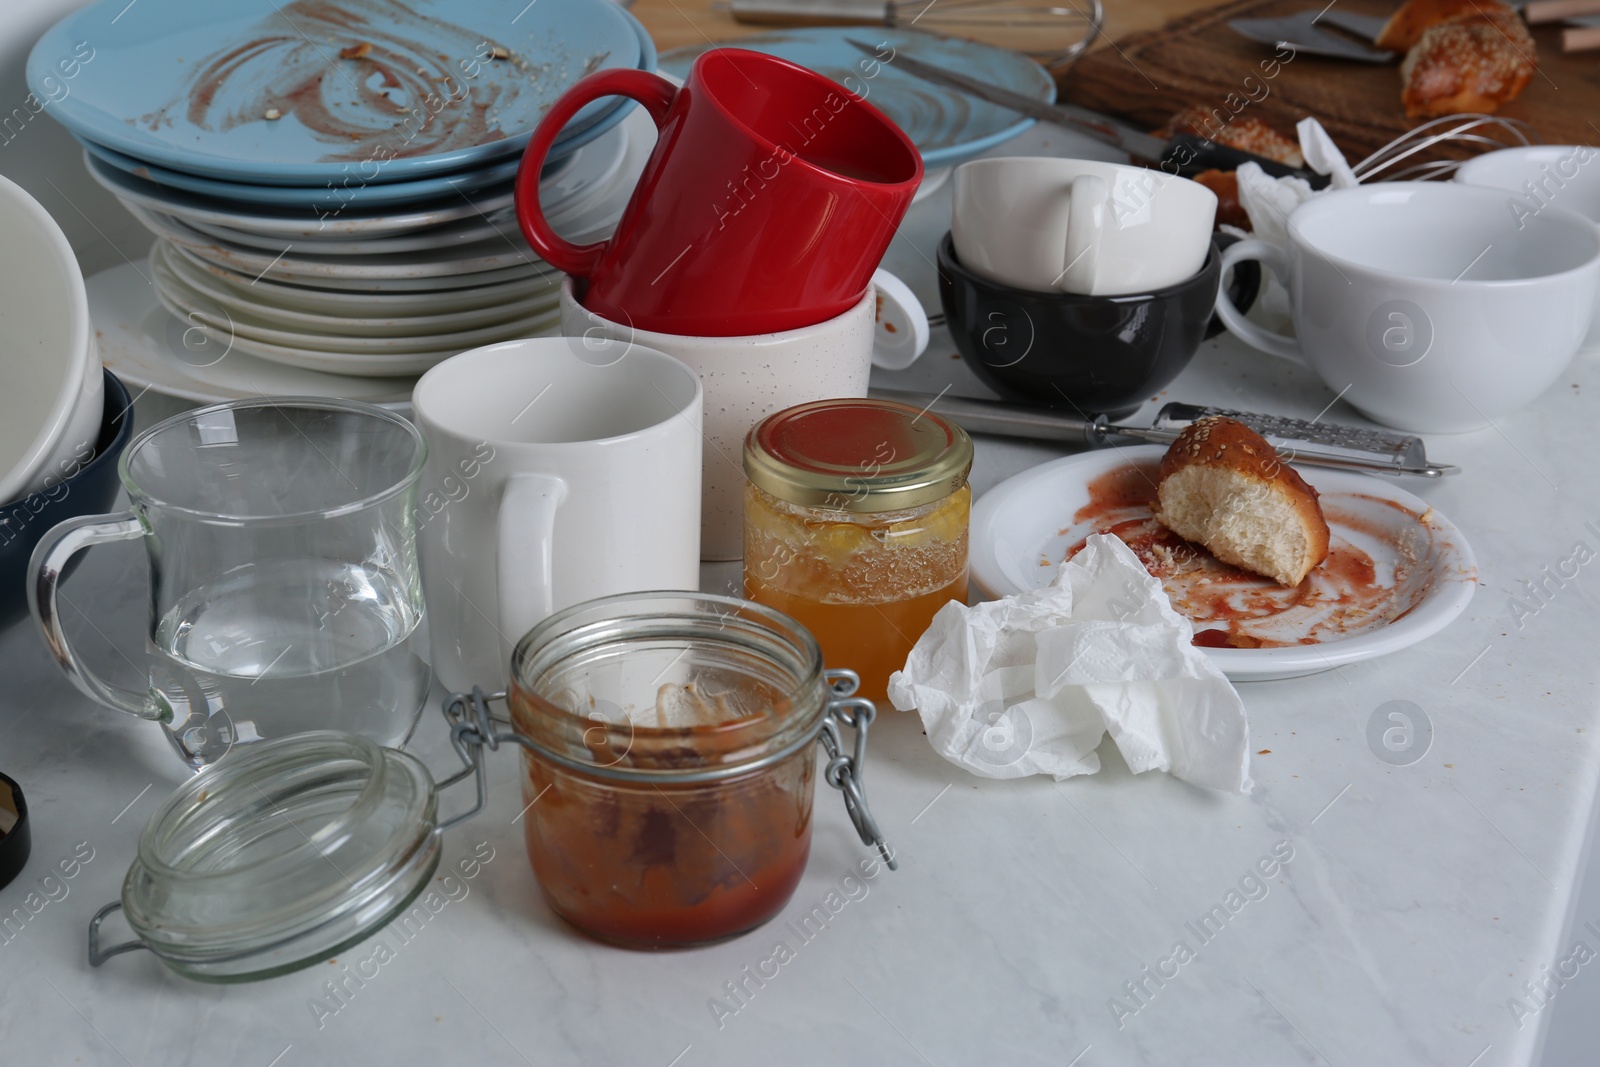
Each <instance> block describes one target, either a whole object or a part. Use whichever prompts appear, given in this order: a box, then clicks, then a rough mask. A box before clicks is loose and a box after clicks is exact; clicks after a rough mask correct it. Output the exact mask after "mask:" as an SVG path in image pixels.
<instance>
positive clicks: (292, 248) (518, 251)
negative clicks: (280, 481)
mask: <svg viewBox="0 0 1600 1067" xmlns="http://www.w3.org/2000/svg"><path fill="white" fill-rule="evenodd" d="M124 8H126V0H101V2H97V3H93V4H90V5H89V6H88V7H85V8H83V9H82V10H80V11H78V12H76V13H74V14H72V15H70V16H68V17H67V18H66V19H64V20H62V21H61V22H60V23H58V24H57V25H56V26H55V27H54V28H52V29H51V30H50V31H49V32H48V33H46V34H45V36H44V37H42V38H41V39H40V41H39V43H38V44H37V45H36V46H35V47H34V49H33V52H32V54H31V56H30V57H29V62H28V79H29V83H30V86H31V87H32V88H33V90H34V92H35V93H36V94H38V95H39V97H40V98H41V99H50V100H52V101H55V103H53V106H52V108H51V114H52V115H53V116H54V117H55V118H56V119H58V120H59V121H60V122H62V123H63V124H64V125H65V126H66V127H67V128H68V129H69V130H70V131H71V132H72V133H73V134H74V136H76V137H77V138H78V140H79V141H80V142H81V143H82V144H83V146H84V160H85V164H86V166H87V167H88V169H89V172H90V174H91V176H92V177H93V178H94V179H95V180H96V181H97V182H99V183H100V184H101V185H103V186H105V187H106V188H107V189H109V190H110V191H111V192H112V193H113V194H114V195H115V196H116V197H117V198H118V199H119V200H120V201H121V202H122V203H123V205H124V206H125V207H126V208H127V209H128V210H129V211H130V212H132V213H133V214H134V215H135V217H137V218H138V219H139V221H140V222H141V223H143V224H144V225H145V227H146V228H148V229H149V230H150V231H151V232H152V233H154V234H155V235H156V237H157V238H158V240H157V242H156V244H155V248H154V250H153V251H152V253H151V258H150V262H149V264H148V268H145V267H144V265H143V264H133V265H130V267H129V268H118V270H123V271H126V270H127V269H133V270H136V271H138V273H139V275H140V277H141V278H142V279H143V280H144V281H145V282H147V283H148V287H149V288H151V289H153V296H154V298H155V300H158V301H159V303H160V305H161V306H162V307H164V308H165V309H166V311H167V312H169V313H170V314H171V316H173V318H174V320H175V321H176V323H177V324H178V325H179V326H180V327H181V329H180V330H179V331H178V334H177V335H176V336H179V337H181V338H182V345H183V347H185V348H188V349H190V350H191V352H193V351H195V350H196V349H199V348H204V350H205V355H206V358H205V359H204V360H200V359H195V358H192V356H191V355H190V354H189V353H184V352H174V353H169V359H168V362H169V363H171V362H173V361H176V364H177V365H175V366H169V367H167V368H165V371H166V372H171V373H170V374H168V373H163V374H157V373H153V372H150V373H141V371H140V369H138V368H135V367H132V366H129V364H130V363H137V362H139V360H138V359H120V360H119V355H118V353H117V352H115V351H110V350H108V351H107V352H106V353H105V358H106V360H107V362H108V363H110V364H111V365H113V366H115V367H117V368H118V369H119V370H121V371H123V372H124V377H126V378H128V379H129V380H131V381H133V382H135V383H140V384H146V385H151V386H153V387H155V388H157V389H163V391H169V392H177V393H179V394H180V395H189V393H186V392H185V391H184V390H183V389H181V388H176V389H164V388H163V387H164V385H165V384H167V379H168V378H170V377H171V376H172V375H173V374H177V375H179V376H180V377H181V376H183V375H187V376H189V377H194V378H197V379H198V380H199V381H201V383H202V384H203V383H205V382H208V381H209V382H211V383H212V384H215V381H216V380H217V379H218V378H219V377H222V378H226V377H227V376H229V375H230V374H233V373H234V372H235V371H236V370H238V368H233V367H227V368H225V367H224V364H225V363H226V362H227V361H228V360H233V361H235V362H239V361H242V360H245V359H248V360H249V362H250V363H254V364H256V367H255V368H254V369H256V370H259V363H258V362H257V361H265V362H267V363H271V364H277V365H279V366H281V367H286V368H293V369H295V370H297V371H300V372H305V374H307V375H315V374H326V375H334V376H345V377H350V376H354V377H360V378H383V379H397V381H395V382H394V385H393V388H392V389H389V388H385V389H384V390H383V391H385V392H390V391H399V390H400V389H401V388H402V383H401V382H399V381H398V379H402V378H406V377H408V376H414V375H417V374H420V373H422V372H423V371H425V370H427V369H428V367H430V366H432V365H433V364H434V363H436V362H438V361H439V360H442V359H445V358H448V357H449V356H451V355H454V354H455V353H457V352H460V351H462V350H463V349H466V348H471V347H475V346H477V345H481V344H486V343H491V342H494V341H499V340H505V339H508V338H513V337H524V336H530V335H536V334H539V333H544V332H556V330H557V329H558V318H559V315H558V310H557V305H558V297H559V290H560V284H559V283H560V276H559V274H558V273H557V272H556V271H555V270H554V268H552V267H551V266H549V265H548V264H546V263H544V262H542V261H541V260H539V259H538V257H537V256H536V255H535V254H534V253H533V252H532V250H531V249H529V248H528V247H527V245H526V244H525V243H524V241H523V239H522V236H521V234H520V232H519V230H518V228H517V225H516V220H515V215H514V210H513V207H512V202H511V201H512V194H511V189H512V183H513V180H514V178H515V175H516V171H517V166H518V162H519V158H520V153H521V150H522V148H523V147H524V146H525V145H526V143H527V140H528V138H529V137H530V136H531V134H532V132H533V129H534V127H535V126H537V124H538V122H539V119H540V118H541V117H542V116H543V115H544V113H545V112H546V111H547V110H548V109H549V107H550V105H551V104H553V103H554V102H555V100H556V99H558V98H559V97H560V96H561V95H562V94H563V93H564V92H565V91H566V90H567V89H568V88H570V87H571V85H572V84H573V83H574V82H575V81H577V79H578V78H580V77H582V76H583V75H585V74H588V73H590V72H592V71H595V70H600V69H617V68H621V69H643V70H653V69H654V68H655V63H656V56H655V49H654V46H653V45H652V44H651V42H650V39H649V36H648V35H647V34H646V33H645V32H644V30H643V28H642V27H641V26H640V25H639V24H638V22H637V20H635V19H634V18H633V17H632V16H631V15H630V14H629V13H628V12H627V11H626V10H625V9H623V8H622V7H620V6H619V5H617V4H615V3H612V2H611V0H541V2H540V3H538V4H537V5H528V6H527V7H526V8H525V9H523V11H522V12H521V13H520V14H516V17H515V18H508V17H507V9H506V7H505V5H504V3H502V2H500V0H408V2H405V3H401V2H398V0H294V2H278V0H233V2H230V3H228V4H217V3H215V2H214V0H142V2H141V3H140V4H139V5H138V6H137V7H135V8H127V9H126V10H123V9H124ZM63 85H69V86H70V92H68V93H65V94H63V93H62V92H61V87H62V86H63ZM654 133H655V131H654V126H653V124H652V123H651V121H650V119H649V116H648V115H647V114H645V113H644V112H643V111H642V110H641V109H639V108H637V107H635V106H634V105H633V104H632V103H630V102H626V101H623V100H620V99H618V98H610V99H606V100H600V101H596V102H595V103H594V104H592V105H590V106H589V107H587V108H585V109H584V110H583V111H580V112H579V113H578V115H577V116H576V117H575V118H574V119H573V121H572V122H571V123H569V124H568V126H567V128H566V130H565V132H564V133H563V135H562V138H561V139H560V140H559V141H558V142H557V145H556V147H555V148H554V149H553V150H552V152H551V157H550V161H549V163H548V164H547V166H546V169H545V172H544V174H543V175H542V181H541V198H542V202H543V203H544V204H545V205H546V211H547V213H549V214H550V215H551V216H552V221H553V222H554V223H555V225H556V226H557V228H558V229H559V230H560V231H561V232H562V234H563V236H566V237H569V238H570V239H572V240H575V241H579V242H588V241H593V240H597V239H600V238H602V237H604V236H606V235H607V234H609V233H610V231H611V229H612V228H613V227H614V226H615V224H616V221H617V219H618V218H619V217H620V215H621V212H622V209H623V207H624V206H625V205H626V203H627V200H628V198H629V196H630V195H631V193H632V190H633V185H634V183H635V181H636V180H637V178H638V174H639V172H640V170H641V169H642V168H643V165H644V161H645V159H646V158H647V156H648V154H649V151H650V148H651V146H652V144H653V141H654ZM97 282H98V279H91V281H90V302H91V310H93V307H92V306H93V305H94V304H95V303H96V297H97V291H98V292H99V295H100V297H101V298H102V299H101V300H100V302H101V303H105V300H104V297H105V296H106V294H107V293H108V292H110V290H112V289H115V290H116V291H117V293H118V300H120V301H121V303H123V304H126V302H127V301H126V297H127V295H128V294H127V284H126V282H125V281H123V280H118V281H117V282H116V283H115V284H111V283H110V282H109V280H108V281H107V282H105V283H99V284H97ZM97 325H100V326H101V328H102V330H103V331H104V324H100V323H98V322H97ZM129 328H130V324H129V323H127V322H119V323H117V324H114V325H113V329H112V330H111V331H110V332H111V333H113V334H117V333H119V332H120V333H126V332H128V330H129ZM132 328H133V329H134V332H138V330H139V329H143V332H145V333H152V332H154V331H153V330H152V329H151V327H150V324H148V323H145V324H139V325H136V326H133V327H132ZM165 332H166V333H167V335H168V339H170V338H171V337H172V336H174V335H173V334H172V331H171V330H170V329H168V330H167V331H165ZM103 339H104V338H103ZM109 347H110V348H115V345H112V346H109ZM158 347H162V346H158ZM165 347H170V346H165ZM149 356H150V354H149V353H145V361H146V362H148V361H149ZM251 369H252V368H250V367H249V366H246V367H244V368H243V370H244V371H249V370H251ZM201 372H204V373H201ZM256 376H257V377H259V375H256ZM375 384H376V383H375ZM311 386H316V387H315V388H311ZM240 388H244V387H243V386H242V385H241V386H240ZM338 388H339V386H338V385H336V384H335V383H334V382H332V381H331V380H330V381H328V382H324V383H322V384H321V385H318V384H317V383H315V382H308V384H307V388H306V391H309V392H318V393H325V394H336V393H337V391H338ZM215 391H216V390H214V389H198V390H196V391H195V392H198V393H201V394H205V393H209V392H215Z"/></svg>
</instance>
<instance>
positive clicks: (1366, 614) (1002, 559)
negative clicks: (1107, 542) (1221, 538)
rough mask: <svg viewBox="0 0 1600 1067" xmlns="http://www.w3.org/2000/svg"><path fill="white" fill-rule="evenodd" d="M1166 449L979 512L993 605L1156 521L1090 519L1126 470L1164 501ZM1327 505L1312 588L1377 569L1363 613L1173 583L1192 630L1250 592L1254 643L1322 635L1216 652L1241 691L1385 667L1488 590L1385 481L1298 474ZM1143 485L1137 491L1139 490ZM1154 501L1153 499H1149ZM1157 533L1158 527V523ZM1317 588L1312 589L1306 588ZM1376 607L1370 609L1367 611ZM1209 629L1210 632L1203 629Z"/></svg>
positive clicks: (1358, 608)
mask: <svg viewBox="0 0 1600 1067" xmlns="http://www.w3.org/2000/svg"><path fill="white" fill-rule="evenodd" d="M1165 452H1166V449H1165V448H1164V447H1163V446H1161V445H1140V446H1136V447H1127V448H1110V449H1106V450H1104V451H1099V452H1085V453H1081V454H1079V455H1074V456H1067V457H1064V458H1062V459H1058V460H1053V461H1051V462H1049V463H1045V464H1041V465H1040V466H1038V467H1034V468H1033V469H1031V470H1027V471H1024V472H1023V473H1021V474H1019V475H1016V476H1015V477H1013V478H1009V479H1007V480H1006V481H1004V482H1002V483H1001V484H1000V485H997V486H995V487H994V488H993V489H991V490H989V492H987V493H985V494H984V495H983V497H982V498H981V499H979V501H978V502H977V504H976V505H975V506H974V507H973V510H972V534H971V565H972V580H973V583H974V585H975V586H976V587H977V589H978V590H979V592H980V593H981V595H983V596H984V597H986V598H991V599H992V598H997V597H1001V596H1007V595H1009V594H1012V593H1019V592H1023V591H1025V590H1030V589H1038V588H1042V587H1043V586H1045V585H1047V584H1048V583H1049V582H1050V580H1051V579H1052V578H1053V577H1054V576H1055V574H1056V570H1057V568H1058V566H1059V565H1060V563H1061V561H1062V560H1063V559H1064V558H1066V555H1067V552H1068V550H1069V549H1071V548H1073V547H1074V546H1076V545H1077V544H1078V543H1079V542H1081V541H1082V540H1083V539H1084V538H1085V537H1087V536H1088V535H1090V534H1093V533H1097V532H1101V531H1103V530H1105V529H1106V528H1107V526H1109V525H1110V524H1112V523H1113V522H1117V521H1124V520H1126V521H1130V522H1132V521H1136V520H1138V519H1141V518H1143V519H1147V518H1148V516H1149V509H1148V508H1147V507H1143V506H1141V505H1132V506H1130V507H1128V508H1121V509H1115V510H1105V509H1102V510H1101V511H1099V512H1098V513H1096V514H1094V515H1085V516H1084V517H1082V518H1080V517H1079V512H1080V511H1082V510H1084V509H1085V508H1086V507H1088V506H1090V504H1091V499H1092V498H1093V495H1094V494H1093V493H1092V492H1091V488H1090V486H1091V483H1092V482H1095V480H1096V479H1100V478H1102V477H1104V476H1108V475H1110V474H1111V473H1112V472H1114V471H1117V470H1119V469H1128V468H1131V467H1134V466H1136V465H1139V466H1143V467H1144V468H1145V469H1146V472H1147V477H1146V478H1144V479H1142V480H1141V484H1145V483H1147V484H1149V485H1150V487H1151V489H1150V491H1151V492H1153V486H1154V481H1153V479H1154V472H1155V467H1156V465H1157V464H1158V463H1159V461H1160V459H1161V457H1162V455H1163V454H1164V453H1165ZM1296 470H1298V471H1299V472H1300V474H1301V476H1302V477H1304V478H1305V480H1306V481H1308V482H1310V483H1311V485H1312V487H1313V488H1315V489H1316V490H1317V492H1318V493H1320V494H1321V498H1322V499H1321V502H1322V507H1323V512H1324V515H1325V517H1326V518H1327V520H1328V526H1329V529H1330V530H1331V532H1332V534H1333V549H1334V554H1333V555H1332V556H1330V561H1329V563H1328V564H1325V565H1324V566H1323V567H1321V568H1318V570H1316V571H1313V572H1312V576H1311V577H1310V578H1308V579H1307V581H1308V582H1310V583H1322V582H1324V581H1326V582H1327V583H1328V584H1327V585H1326V586H1323V585H1321V584H1313V585H1312V586H1311V587H1309V588H1311V589H1313V590H1317V589H1323V588H1327V589H1329V590H1334V589H1337V588H1339V587H1340V586H1339V585H1338V583H1340V582H1345V581H1349V582H1351V583H1352V585H1354V584H1355V583H1356V580H1355V579H1350V578H1347V577H1346V575H1347V574H1353V573H1360V572H1361V571H1360V568H1357V567H1354V566H1345V565H1344V564H1339V565H1337V566H1336V565H1335V561H1336V560H1345V561H1350V563H1351V564H1354V563H1356V562H1357V561H1358V560H1359V558H1360V557H1361V556H1362V555H1365V556H1367V557H1370V559H1371V562H1372V565H1373V573H1374V578H1373V580H1371V581H1370V582H1368V581H1366V580H1365V579H1362V580H1360V583H1359V586H1360V587H1359V589H1357V590H1355V592H1356V593H1357V594H1359V597H1358V598H1357V600H1358V603H1354V604H1352V605H1351V606H1350V607H1348V608H1345V607H1342V606H1339V605H1333V606H1331V607H1325V608H1324V609H1323V614H1321V615H1314V614H1313V612H1312V611H1311V609H1309V608H1307V607H1292V606H1289V604H1288V601H1290V600H1291V599H1292V598H1294V597H1295V596H1296V593H1295V591H1291V590H1285V589H1282V588H1281V587H1279V586H1277V585H1275V584H1274V583H1272V582H1270V581H1269V580H1267V579H1260V580H1259V582H1252V583H1250V584H1249V586H1248V587H1247V586H1242V585H1239V584H1238V583H1225V582H1210V581H1208V582H1205V583H1203V584H1193V585H1186V584H1185V583H1184V581H1183V579H1181V578H1168V579H1165V580H1164V583H1163V584H1165V585H1166V587H1167V592H1168V594H1169V596H1171V597H1172V599H1173V606H1174V607H1175V608H1176V609H1177V610H1178V611H1179V613H1180V614H1187V615H1189V616H1190V617H1191V618H1195V617H1196V616H1197V615H1199V614H1202V613H1203V611H1204V609H1203V608H1199V609H1196V608H1193V607H1191V606H1190V605H1191V601H1190V599H1189V598H1188V596H1186V594H1189V595H1192V596H1193V597H1194V602H1204V597H1203V596H1202V595H1201V594H1205V596H1209V597H1212V598H1215V597H1217V596H1218V595H1219V593H1222V592H1226V591H1228V590H1233V589H1240V590H1243V591H1244V592H1247V593H1248V595H1250V596H1251V597H1252V599H1254V600H1256V601H1257V602H1258V603H1259V604H1260V605H1261V607H1260V610H1261V611H1262V614H1261V615H1260V616H1259V617H1258V618H1255V619H1253V620H1251V621H1250V623H1249V624H1246V625H1248V626H1249V628H1250V629H1251V631H1252V632H1255V633H1257V634H1258V635H1262V636H1270V637H1272V638H1273V639H1274V640H1283V641H1286V642H1294V641H1296V640H1297V639H1298V637H1299V636H1303V635H1310V636H1311V637H1312V639H1313V640H1315V641H1316V643H1311V644H1298V643H1288V644H1284V645H1282V646H1281V647H1267V648H1206V650H1205V651H1206V653H1207V654H1208V655H1210V656H1211V657H1212V659H1213V661H1214V662H1215V663H1216V664H1217V666H1218V667H1220V668H1222V670H1223V672H1224V673H1225V674H1227V676H1228V677H1229V678H1232V679H1234V680H1235V681H1246V680H1261V679H1271V678H1294V677H1298V676H1300V675H1305V674H1315V673H1317V672H1319V671H1324V670H1328V669H1329V668H1332V667H1337V666H1340V665H1342V664H1346V663H1355V662H1357V661H1360V660H1365V659H1372V658H1375V657H1377V656H1385V655H1388V654H1390V653H1392V652H1398V651H1399V650H1401V649H1403V648H1409V647H1410V646H1412V645H1414V644H1416V643H1417V642H1419V641H1423V640H1425V639H1427V638H1428V637H1431V636H1433V635H1434V634H1435V633H1438V632H1439V631H1440V630H1442V629H1443V628H1444V627H1445V626H1446V625H1448V624H1449V623H1450V622H1451V620H1453V619H1455V617H1456V616H1458V615H1460V614H1461V612H1462V611H1464V610H1465V609H1466V606H1467V603H1468V602H1469V601H1470V600H1471V599H1472V593H1473V590H1474V589H1475V588H1476V587H1477V565H1476V563H1475V562H1474V560H1473V555H1472V549H1471V547H1470V546H1469V545H1468V544H1467V541H1466V538H1465V537H1463V536H1462V534H1461V531H1460V530H1458V529H1456V527H1455V526H1454V525H1453V524H1452V523H1451V522H1450V520H1448V519H1447V518H1445V517H1444V516H1443V515H1441V514H1439V512H1437V511H1435V510H1434V509H1433V508H1431V507H1430V506H1429V505H1428V503H1427V502H1426V501H1424V500H1421V499H1419V498H1418V497H1416V496H1413V495H1412V494H1411V493H1408V492H1406V491H1405V490H1404V489H1401V488H1399V487H1398V486H1397V485H1396V484H1395V482H1394V481H1392V480H1389V479H1387V478H1382V477H1378V476H1376V475H1365V474H1355V473H1350V472H1346V471H1333V470H1326V469H1320V468H1316V467H1296ZM1130 484H1131V483H1130ZM1140 491H1141V492H1143V491H1144V490H1143V489H1142V488H1141V490H1140ZM1151 521H1153V520H1151ZM1302 588H1303V589H1304V588H1307V587H1305V586H1303V587H1302ZM1362 598H1364V599H1362ZM1197 628H1200V629H1204V628H1207V627H1205V626H1204V625H1200V626H1198V627H1197Z"/></svg>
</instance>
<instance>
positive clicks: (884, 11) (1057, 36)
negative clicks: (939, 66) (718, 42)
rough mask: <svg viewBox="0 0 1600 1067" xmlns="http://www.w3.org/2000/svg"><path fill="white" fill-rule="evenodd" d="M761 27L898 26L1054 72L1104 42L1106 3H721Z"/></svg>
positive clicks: (886, 0)
mask: <svg viewBox="0 0 1600 1067" xmlns="http://www.w3.org/2000/svg"><path fill="white" fill-rule="evenodd" d="M711 6H712V8H713V9H716V10H720V11H727V12H728V13H729V14H731V15H732V16H733V17H734V20H735V21H737V22H743V23H748V24H751V25H757V26H895V27H902V28H904V27H910V26H915V27H916V28H917V29H921V30H928V31H931V32H933V33H940V34H945V35H947V36H953V37H968V38H972V39H974V40H981V41H984V42H986V43H988V44H995V45H999V46H1000V47H1002V48H1011V49H1015V50H1016V51H1018V52H1021V53H1023V54H1024V55H1027V56H1029V57H1030V58H1032V59H1035V60H1037V61H1038V62H1040V63H1042V64H1043V65H1044V66H1045V67H1046V68H1047V69H1049V70H1050V71H1052V72H1059V71H1061V70H1064V69H1066V68H1067V67H1068V66H1070V65H1071V64H1072V62H1073V61H1074V60H1075V59H1077V58H1078V56H1080V55H1082V54H1083V51H1084V49H1086V48H1088V47H1089V45H1091V44H1093V43H1094V40H1095V38H1097V37H1099V36H1100V32H1101V27H1102V26H1103V25H1104V23H1105V11H1104V10H1103V8H1102V7H1101V0H716V2H714V3H713V4H712V5H711Z"/></svg>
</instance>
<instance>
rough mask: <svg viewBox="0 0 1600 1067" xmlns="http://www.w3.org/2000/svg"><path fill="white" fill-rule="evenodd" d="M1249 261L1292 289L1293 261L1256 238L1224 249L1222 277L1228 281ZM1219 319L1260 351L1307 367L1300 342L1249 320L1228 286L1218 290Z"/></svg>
mask: <svg viewBox="0 0 1600 1067" xmlns="http://www.w3.org/2000/svg"><path fill="white" fill-rule="evenodd" d="M1249 259H1257V260H1260V261H1261V263H1262V264H1263V265H1265V266H1266V267H1267V268H1269V269H1270V270H1271V271H1272V273H1273V274H1275V275H1277V276H1278V281H1280V282H1282V283H1283V287H1284V288H1285V289H1288V288H1289V286H1290V283H1289V261H1288V259H1287V258H1286V257H1285V256H1284V254H1283V250H1282V249H1280V248H1279V247H1278V246H1277V245H1274V244H1268V243H1267V242H1266V241H1258V240H1256V239H1254V238H1247V239H1245V240H1243V241H1235V242H1234V243H1233V244H1231V245H1229V246H1228V247H1227V248H1226V249H1224V250H1223V253H1222V277H1223V278H1227V276H1228V271H1230V270H1231V269H1233V267H1234V266H1235V265H1237V264H1239V263H1241V262H1244V261H1245V260H1249ZM1217 317H1218V318H1220V319H1222V324H1223V325H1224V326H1226V327H1227V328H1228V332H1229V333H1231V334H1233V335H1234V336H1235V337H1237V338H1238V339H1239V340H1241V341H1243V342H1244V343H1245V344H1247V345H1249V346H1250V347H1252V348H1258V349H1260V350H1261V351H1263V352H1265V353H1267V354H1268V355H1272V356H1278V357H1280V358H1282V359H1287V360H1289V361H1290V362H1292V363H1299V364H1302V365H1304V363H1305V361H1306V358H1305V354H1304V353H1303V352H1301V351H1300V342H1299V341H1297V340H1295V339H1294V338H1293V337H1288V336H1285V335H1284V334H1281V333H1274V332H1272V331H1271V330H1263V329H1262V328H1261V327H1259V326H1257V325H1256V324H1255V323H1253V322H1251V321H1250V320H1249V319H1247V318H1245V317H1244V312H1242V311H1240V310H1239V309H1238V308H1237V307H1235V306H1234V304H1233V301H1232V300H1230V299H1229V298H1228V287H1227V286H1226V285H1219V286H1218V287H1217Z"/></svg>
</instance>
